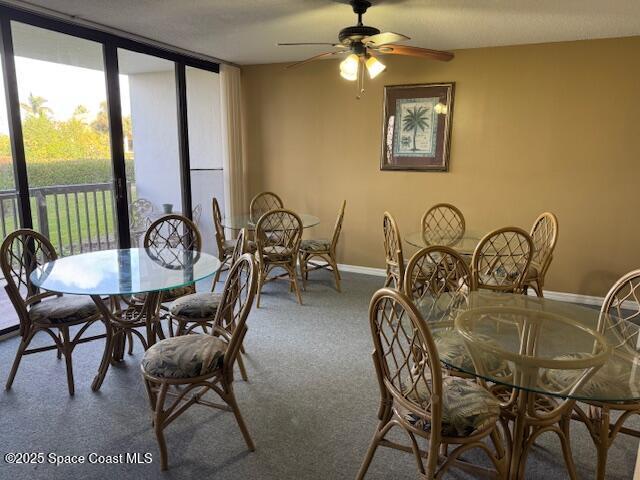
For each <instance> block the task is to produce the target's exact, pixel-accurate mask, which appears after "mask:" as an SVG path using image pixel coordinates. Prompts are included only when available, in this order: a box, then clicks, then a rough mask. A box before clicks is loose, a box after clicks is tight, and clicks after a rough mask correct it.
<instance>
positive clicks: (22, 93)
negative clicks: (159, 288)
mask: <svg viewBox="0 0 640 480" xmlns="http://www.w3.org/2000/svg"><path fill="white" fill-rule="evenodd" d="M11 31H12V34H13V47H14V54H15V66H16V78H17V84H18V94H19V100H20V110H21V121H22V132H23V139H24V150H25V161H26V165H27V178H28V183H29V193H30V201H31V215H32V224H33V226H34V228H35V229H36V230H38V231H40V232H41V233H43V234H44V235H45V236H47V237H48V238H49V239H50V240H51V242H52V243H53V245H54V246H55V248H56V250H57V251H58V254H59V255H62V256H65V255H71V254H74V253H80V252H84V251H91V250H101V249H107V248H114V247H116V246H117V244H118V233H117V230H116V229H117V222H116V219H115V208H114V205H115V204H114V195H113V191H114V188H113V185H114V182H113V168H112V161H111V150H110V137H109V121H108V116H107V94H106V87H105V74H104V66H103V52H102V45H101V44H99V43H97V42H92V41H89V40H85V39H81V38H77V37H73V36H70V35H65V34H62V33H58V32H52V31H50V30H45V29H42V28H38V27H34V26H31V25H26V24H23V23H19V22H12V23H11Z"/></svg>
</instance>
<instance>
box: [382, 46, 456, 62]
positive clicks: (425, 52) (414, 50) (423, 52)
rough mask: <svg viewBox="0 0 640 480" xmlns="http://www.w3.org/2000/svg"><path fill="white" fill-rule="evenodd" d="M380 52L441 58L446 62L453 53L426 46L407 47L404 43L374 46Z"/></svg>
mask: <svg viewBox="0 0 640 480" xmlns="http://www.w3.org/2000/svg"><path fill="white" fill-rule="evenodd" d="M375 50H377V51H378V52H380V53H384V54H391V55H408V56H411V57H422V58H432V59H434V60H441V61H443V62H448V61H449V60H451V59H452V58H453V53H451V52H443V51H441V50H430V49H428V48H420V47H409V46H406V45H385V46H383V47H381V48H376V49H375Z"/></svg>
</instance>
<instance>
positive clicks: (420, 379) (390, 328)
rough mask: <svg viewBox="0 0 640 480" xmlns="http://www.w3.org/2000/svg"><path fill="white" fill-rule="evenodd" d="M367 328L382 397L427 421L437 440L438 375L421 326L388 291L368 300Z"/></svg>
mask: <svg viewBox="0 0 640 480" xmlns="http://www.w3.org/2000/svg"><path fill="white" fill-rule="evenodd" d="M369 322H370V326H371V334H372V336H373V344H374V354H373V358H374V362H376V372H377V373H378V380H379V383H380V389H381V390H382V392H383V396H385V397H387V398H388V396H391V397H393V400H394V402H397V403H398V404H399V405H400V406H402V407H404V408H406V409H408V410H409V411H411V412H414V413H416V414H418V415H419V416H420V417H421V418H426V419H429V420H430V422H431V432H432V435H433V434H435V435H437V433H436V432H440V431H441V428H440V427H441V421H442V370H441V367H440V361H439V357H438V351H437V350H436V346H435V344H434V342H433V338H432V336H431V333H430V331H429V328H428V327H427V324H426V323H425V321H424V320H423V319H422V317H421V316H420V314H419V313H418V310H417V309H416V307H415V305H414V304H413V303H412V302H411V300H410V299H409V298H408V297H407V296H406V295H405V294H404V293H402V292H400V291H397V290H394V289H390V288H383V289H380V290H378V291H377V292H376V293H375V294H374V295H373V298H372V299H371V303H370V305H369ZM385 393H386V394H385ZM432 441H433V440H432Z"/></svg>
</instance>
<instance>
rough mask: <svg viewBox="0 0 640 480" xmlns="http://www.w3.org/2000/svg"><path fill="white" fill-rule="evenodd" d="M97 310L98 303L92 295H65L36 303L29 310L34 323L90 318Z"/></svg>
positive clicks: (54, 322)
mask: <svg viewBox="0 0 640 480" xmlns="http://www.w3.org/2000/svg"><path fill="white" fill-rule="evenodd" d="M97 311H98V309H97V307H96V304H95V303H94V302H93V300H91V297H87V296H84V295H64V296H62V297H52V298H49V299H45V300H43V301H42V302H40V303H36V304H35V305H33V306H32V307H31V309H30V310H29V318H30V319H31V321H32V322H34V323H44V324H60V323H69V322H76V321H78V320H83V319H85V318H89V317H90V316H92V315H95V314H96V313H97Z"/></svg>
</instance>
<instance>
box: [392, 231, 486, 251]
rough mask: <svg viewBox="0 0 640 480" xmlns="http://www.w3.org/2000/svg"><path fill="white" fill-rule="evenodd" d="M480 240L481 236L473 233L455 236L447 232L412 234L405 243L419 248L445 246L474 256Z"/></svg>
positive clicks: (405, 239) (405, 238) (406, 238)
mask: <svg viewBox="0 0 640 480" xmlns="http://www.w3.org/2000/svg"><path fill="white" fill-rule="evenodd" d="M480 238H481V236H480V235H475V234H473V233H471V232H465V233H464V234H463V235H462V236H457V235H456V236H453V235H451V234H449V233H447V232H412V233H410V234H409V235H407V236H406V237H404V241H405V242H407V243H408V244H409V245H412V246H414V247H418V248H424V247H430V246H432V245H444V246H447V247H451V248H453V249H454V250H455V251H457V252H458V253H460V254H462V255H473V251H474V250H475V248H476V246H477V245H478V243H480Z"/></svg>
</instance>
